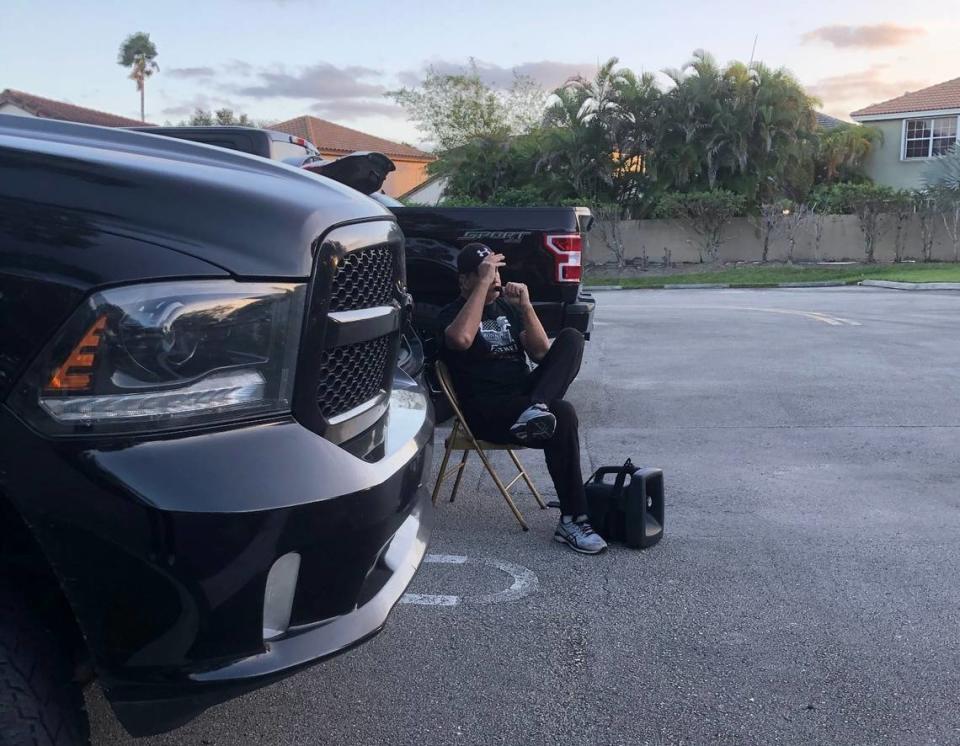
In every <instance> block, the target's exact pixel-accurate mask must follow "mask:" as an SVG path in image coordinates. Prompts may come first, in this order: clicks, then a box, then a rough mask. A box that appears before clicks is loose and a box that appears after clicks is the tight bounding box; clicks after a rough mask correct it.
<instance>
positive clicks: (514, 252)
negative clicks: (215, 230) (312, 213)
mask: <svg viewBox="0 0 960 746" xmlns="http://www.w3.org/2000/svg"><path fill="white" fill-rule="evenodd" d="M138 129H139V130H140V131H141V132H147V133H150V134H155V135H163V136H166V137H175V138H178V139H184V140H192V141H195V142H203V143H207V144H211V145H217V146H219V147H225V148H230V149H233V150H239V151H242V152H246V153H252V154H255V155H260V156H263V157H268V158H273V159H275V160H277V159H279V160H283V161H284V162H286V163H289V164H294V165H301V166H302V167H303V168H306V169H308V170H309V171H311V172H313V173H316V174H319V175H321V176H325V177H327V178H330V179H333V180H334V181H338V182H340V183H343V184H346V185H347V186H350V187H352V188H354V189H356V190H358V191H360V192H362V193H364V194H368V195H369V196H371V197H372V198H373V199H375V200H376V201H378V202H380V203H381V204H382V205H384V206H386V207H387V208H388V209H389V210H391V211H392V212H393V214H394V215H396V218H397V222H398V224H399V225H400V228H401V229H402V230H403V233H404V236H405V237H406V257H407V283H408V287H409V290H410V293H411V294H412V295H413V299H414V301H415V306H414V312H413V313H414V325H415V327H416V330H417V332H418V333H419V336H420V338H421V340H422V342H423V344H424V346H425V347H426V355H427V358H430V357H431V356H432V354H433V352H434V351H435V349H436V342H437V331H438V330H437V329H436V328H435V318H436V315H437V311H438V310H439V309H440V308H442V307H443V306H444V305H446V304H447V303H449V302H450V301H452V300H453V299H454V298H455V297H456V295H457V293H458V289H457V287H458V286H457V274H456V263H457V255H458V254H459V253H460V249H461V248H463V246H464V245H466V244H468V243H470V242H472V241H480V242H482V243H485V244H487V245H488V246H490V247H491V248H493V249H495V250H497V251H499V252H501V253H503V254H504V255H505V256H506V261H507V267H506V269H505V270H504V271H503V272H501V275H502V277H503V280H504V282H523V283H526V285H527V286H528V287H529V288H530V297H531V299H532V300H533V303H534V307H535V308H536V309H537V314H538V315H539V316H540V319H541V321H542V322H543V325H544V328H545V329H546V330H547V333H548V334H550V335H551V336H553V335H555V334H556V333H557V332H559V331H560V330H561V329H563V328H564V327H567V326H570V327H573V328H575V329H577V330H579V331H581V332H583V333H584V334H585V335H586V336H587V338H589V336H590V332H591V329H592V327H593V311H594V307H595V305H596V304H595V301H594V299H593V297H592V296H591V295H589V294H588V293H585V292H583V290H582V287H581V279H582V277H581V271H582V270H581V256H582V249H583V242H584V240H585V234H586V233H587V231H589V230H590V227H591V225H592V223H593V217H592V216H591V214H590V211H589V210H588V209H587V208H584V207H545V208H539V207H532V208H531V207H518V208H501V207H475V208H456V207H406V206H404V205H403V204H402V203H401V202H399V201H397V200H395V199H392V198H390V197H388V196H387V195H385V194H383V193H382V192H381V191H380V188H381V186H382V184H383V182H384V180H385V179H386V177H387V174H388V173H389V172H390V171H392V170H393V169H394V164H393V163H392V162H391V161H390V159H389V158H387V157H386V156H385V155H383V154H381V153H368V152H359V153H354V154H352V155H348V156H344V157H343V158H338V159H336V160H324V159H323V158H321V157H319V156H318V155H317V154H316V147H315V146H314V145H313V144H312V143H310V142H309V141H305V140H301V139H300V138H291V136H290V135H287V134H285V133H278V132H273V131H271V130H258V129H252V128H246V127H142V128H138ZM287 141H289V143H290V144H295V146H296V147H297V148H300V149H302V150H297V151H295V152H294V151H291V150H290V145H289V144H287ZM281 142H282V143H284V145H285V147H284V148H283V149H282V150H278V148H277V143H281Z"/></svg>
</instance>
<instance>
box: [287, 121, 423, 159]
mask: <svg viewBox="0 0 960 746" xmlns="http://www.w3.org/2000/svg"><path fill="white" fill-rule="evenodd" d="M270 129H272V130H277V131H279V132H286V133H287V134H289V135H294V136H295V137H302V138H304V139H306V140H309V141H310V142H312V143H313V144H314V145H316V146H317V148H319V149H320V151H321V152H327V151H334V152H336V153H353V152H354V151H357V150H374V151H377V152H378V153H383V154H385V155H390V156H395V157H398V158H412V159H415V160H422V161H432V160H436V157H435V156H433V155H431V154H430V153H425V152H424V151H422V150H418V149H417V148H414V147H412V146H410V145H403V144H401V143H398V142H392V141H390V140H385V139H384V138H382V137H375V136H374V135H368V134H367V133H366V132H360V131H359V130H354V129H350V128H349V127H344V126H343V125H340V124H334V123H333V122H328V121H327V120H326V119H319V118H318V117H311V116H303V117H297V118H296V119H291V120H289V121H287V122H280V123H279V124H272V125H270Z"/></svg>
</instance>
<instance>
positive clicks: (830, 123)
mask: <svg viewBox="0 0 960 746" xmlns="http://www.w3.org/2000/svg"><path fill="white" fill-rule="evenodd" d="M813 113H814V114H816V115H817V126H818V127H820V129H824V130H832V129H834V128H836V127H841V126H843V125H844V124H847V122H844V121H843V120H842V119H837V118H836V117H832V116H830V115H829V114H824V113H823V112H822V111H815V112H813Z"/></svg>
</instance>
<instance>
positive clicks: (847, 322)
mask: <svg viewBox="0 0 960 746" xmlns="http://www.w3.org/2000/svg"><path fill="white" fill-rule="evenodd" d="M615 308H617V309H618V310H620V309H630V310H638V311H763V312H765V313H776V314H780V315H783V316H798V317H800V318H806V319H811V320H812V321H819V322H821V323H823V324H827V325H828V326H863V324H861V323H860V322H859V321H852V320H851V319H845V318H842V317H840V316H831V315H830V314H826V313H823V312H821V311H796V310H793V309H790V308H764V307H762V306H654V305H650V306H637V305H617V306H615ZM594 323H597V322H594Z"/></svg>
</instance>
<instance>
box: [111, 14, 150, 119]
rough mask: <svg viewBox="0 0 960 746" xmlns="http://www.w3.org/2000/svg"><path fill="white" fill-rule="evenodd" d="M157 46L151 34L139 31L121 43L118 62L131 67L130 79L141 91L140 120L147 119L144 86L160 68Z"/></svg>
mask: <svg viewBox="0 0 960 746" xmlns="http://www.w3.org/2000/svg"><path fill="white" fill-rule="evenodd" d="M156 57H157V47H156V45H155V44H154V43H153V42H152V41H150V34H145V33H144V32H143V31H138V32H137V33H135V34H130V36H128V37H127V38H126V40H125V41H124V42H123V44H121V45H120V52H119V54H118V55H117V64H118V65H121V66H123V67H128V68H130V80H133V81H135V82H136V84H137V90H138V91H140V121H141V122H145V121H147V117H146V114H145V111H144V100H143V99H144V87H145V83H146V81H147V78H149V77H150V76H151V75H153V74H154V73H155V72H157V71H158V70H159V69H160V66H159V65H157V63H156Z"/></svg>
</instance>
